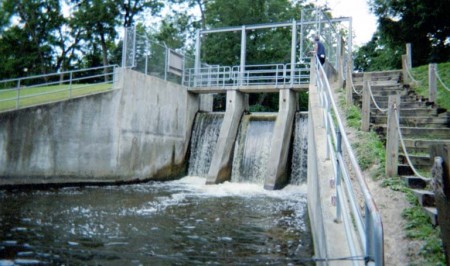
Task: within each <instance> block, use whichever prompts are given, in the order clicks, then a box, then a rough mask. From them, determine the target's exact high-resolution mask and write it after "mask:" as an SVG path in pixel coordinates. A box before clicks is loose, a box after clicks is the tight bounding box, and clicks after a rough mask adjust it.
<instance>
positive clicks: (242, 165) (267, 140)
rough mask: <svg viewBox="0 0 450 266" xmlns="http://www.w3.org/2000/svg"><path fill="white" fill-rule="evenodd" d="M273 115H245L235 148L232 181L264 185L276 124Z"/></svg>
mask: <svg viewBox="0 0 450 266" xmlns="http://www.w3.org/2000/svg"><path fill="white" fill-rule="evenodd" d="M275 118H276V117H275V116H273V115H263V116H261V115H260V116H254V115H245V116H244V117H243V118H242V122H241V127H240V129H239V133H238V136H237V139H236V143H235V146H234V156H233V167H232V170H231V171H232V175H231V180H232V181H233V182H241V183H242V182H246V183H256V184H264V178H265V173H266V170H267V162H268V160H269V154H270V144H271V140H272V135H273V126H274V124H275Z"/></svg>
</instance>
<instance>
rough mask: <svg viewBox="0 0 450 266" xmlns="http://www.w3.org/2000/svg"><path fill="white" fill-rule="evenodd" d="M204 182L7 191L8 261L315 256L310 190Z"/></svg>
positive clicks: (2, 225)
mask: <svg viewBox="0 0 450 266" xmlns="http://www.w3.org/2000/svg"><path fill="white" fill-rule="evenodd" d="M204 184H205V179H204V178H200V177H185V178H183V179H181V180H178V181H170V182H163V183H157V182H154V183H148V184H140V185H127V186H112V187H86V188H65V189H56V190H48V191H15V192H8V191H1V192H0V201H1V204H0V213H1V217H0V265H14V264H29V265H39V264H53V265H55V264H56V265H61V264H67V265H80V264H82V265H94V264H95V265H201V264H218V265H222V264H227V265H257V264H271V265H286V264H290V263H291V264H293V265H294V264H295V265H298V264H302V262H303V261H307V260H308V259H309V258H311V256H312V249H313V248H312V240H311V233H310V231H309V230H310V229H309V228H310V227H309V225H308V224H307V221H308V218H307V210H306V195H305V190H306V188H305V187H304V186H288V187H286V188H284V189H283V190H280V191H265V190H264V189H263V188H262V186H261V185H259V184H240V183H225V184H221V185H209V186H208V185H204ZM308 265H309V264H308Z"/></svg>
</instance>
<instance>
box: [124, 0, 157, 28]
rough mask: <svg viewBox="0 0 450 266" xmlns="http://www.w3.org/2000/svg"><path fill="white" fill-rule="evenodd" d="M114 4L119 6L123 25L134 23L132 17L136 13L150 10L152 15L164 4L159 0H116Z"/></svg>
mask: <svg viewBox="0 0 450 266" xmlns="http://www.w3.org/2000/svg"><path fill="white" fill-rule="evenodd" d="M116 5H117V6H120V12H121V15H122V17H123V26H124V27H131V26H132V25H134V17H135V16H136V15H137V14H139V13H142V12H144V11H146V10H150V15H151V16H154V15H156V14H158V13H159V12H161V9H162V8H163V6H164V4H163V3H162V2H161V1H160V0H116Z"/></svg>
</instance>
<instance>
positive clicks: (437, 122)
mask: <svg viewBox="0 0 450 266" xmlns="http://www.w3.org/2000/svg"><path fill="white" fill-rule="evenodd" d="M449 121H450V120H449V118H448V117H434V116H432V117H427V116H419V117H400V125H401V126H406V127H433V128H448V124H449ZM370 123H372V124H377V125H381V124H382V125H385V124H386V123H387V115H382V114H377V115H373V114H371V115H370Z"/></svg>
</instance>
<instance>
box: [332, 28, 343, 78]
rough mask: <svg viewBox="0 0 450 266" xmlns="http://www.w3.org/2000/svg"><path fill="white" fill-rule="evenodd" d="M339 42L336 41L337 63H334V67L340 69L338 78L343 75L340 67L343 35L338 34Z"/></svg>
mask: <svg viewBox="0 0 450 266" xmlns="http://www.w3.org/2000/svg"><path fill="white" fill-rule="evenodd" d="M336 39H337V43H336V64H335V65H334V68H335V69H336V70H337V71H338V75H339V76H338V78H339V77H342V72H341V68H340V67H339V64H340V63H341V61H340V57H341V35H340V34H337V36H336Z"/></svg>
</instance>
